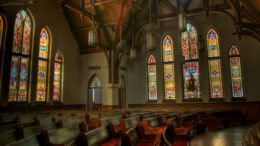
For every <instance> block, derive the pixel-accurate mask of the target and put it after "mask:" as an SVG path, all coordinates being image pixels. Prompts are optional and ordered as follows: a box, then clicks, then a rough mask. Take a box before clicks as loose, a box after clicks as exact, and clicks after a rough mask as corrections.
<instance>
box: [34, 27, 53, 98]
mask: <svg viewBox="0 0 260 146" xmlns="http://www.w3.org/2000/svg"><path fill="white" fill-rule="evenodd" d="M49 42H50V40H49V35H48V32H47V30H46V29H45V28H43V29H42V31H41V34H40V46H39V61H38V75H37V91H36V101H46V98H47V94H48V93H47V91H48V89H47V85H48V64H49V45H50V44H49Z"/></svg>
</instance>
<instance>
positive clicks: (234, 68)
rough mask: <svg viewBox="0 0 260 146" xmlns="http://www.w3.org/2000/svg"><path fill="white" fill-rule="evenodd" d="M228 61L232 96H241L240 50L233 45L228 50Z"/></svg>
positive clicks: (242, 94)
mask: <svg viewBox="0 0 260 146" xmlns="http://www.w3.org/2000/svg"><path fill="white" fill-rule="evenodd" d="M229 62H230V72H231V83H232V95H233V97H243V96H244V93H243V84H242V72H241V64H240V52H239V50H238V48H237V47H236V46H235V45H233V46H232V47H231V48H230V51H229Z"/></svg>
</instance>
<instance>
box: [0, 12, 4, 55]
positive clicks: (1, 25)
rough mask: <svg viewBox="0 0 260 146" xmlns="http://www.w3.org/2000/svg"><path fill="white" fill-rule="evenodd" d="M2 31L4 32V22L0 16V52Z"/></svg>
mask: <svg viewBox="0 0 260 146" xmlns="http://www.w3.org/2000/svg"><path fill="white" fill-rule="evenodd" d="M3 31H4V21H3V18H2V16H1V15H0V50H1V49H2V37H3Z"/></svg>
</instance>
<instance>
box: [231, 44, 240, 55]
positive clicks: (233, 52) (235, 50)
mask: <svg viewBox="0 0 260 146" xmlns="http://www.w3.org/2000/svg"><path fill="white" fill-rule="evenodd" d="M237 55H240V53H239V51H238V49H237V48H236V47H235V46H232V47H231V49H230V51H229V56H237Z"/></svg>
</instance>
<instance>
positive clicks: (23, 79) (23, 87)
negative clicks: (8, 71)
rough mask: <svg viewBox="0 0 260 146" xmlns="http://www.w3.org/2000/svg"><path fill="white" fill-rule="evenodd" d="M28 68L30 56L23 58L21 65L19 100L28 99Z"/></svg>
mask: <svg viewBox="0 0 260 146" xmlns="http://www.w3.org/2000/svg"><path fill="white" fill-rule="evenodd" d="M28 70H29V58H24V57H22V58H21V66H20V83H19V84H20V85H19V90H18V99H17V101H19V102H20V101H23V102H24V101H26V99H27V95H28V93H27V84H28Z"/></svg>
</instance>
